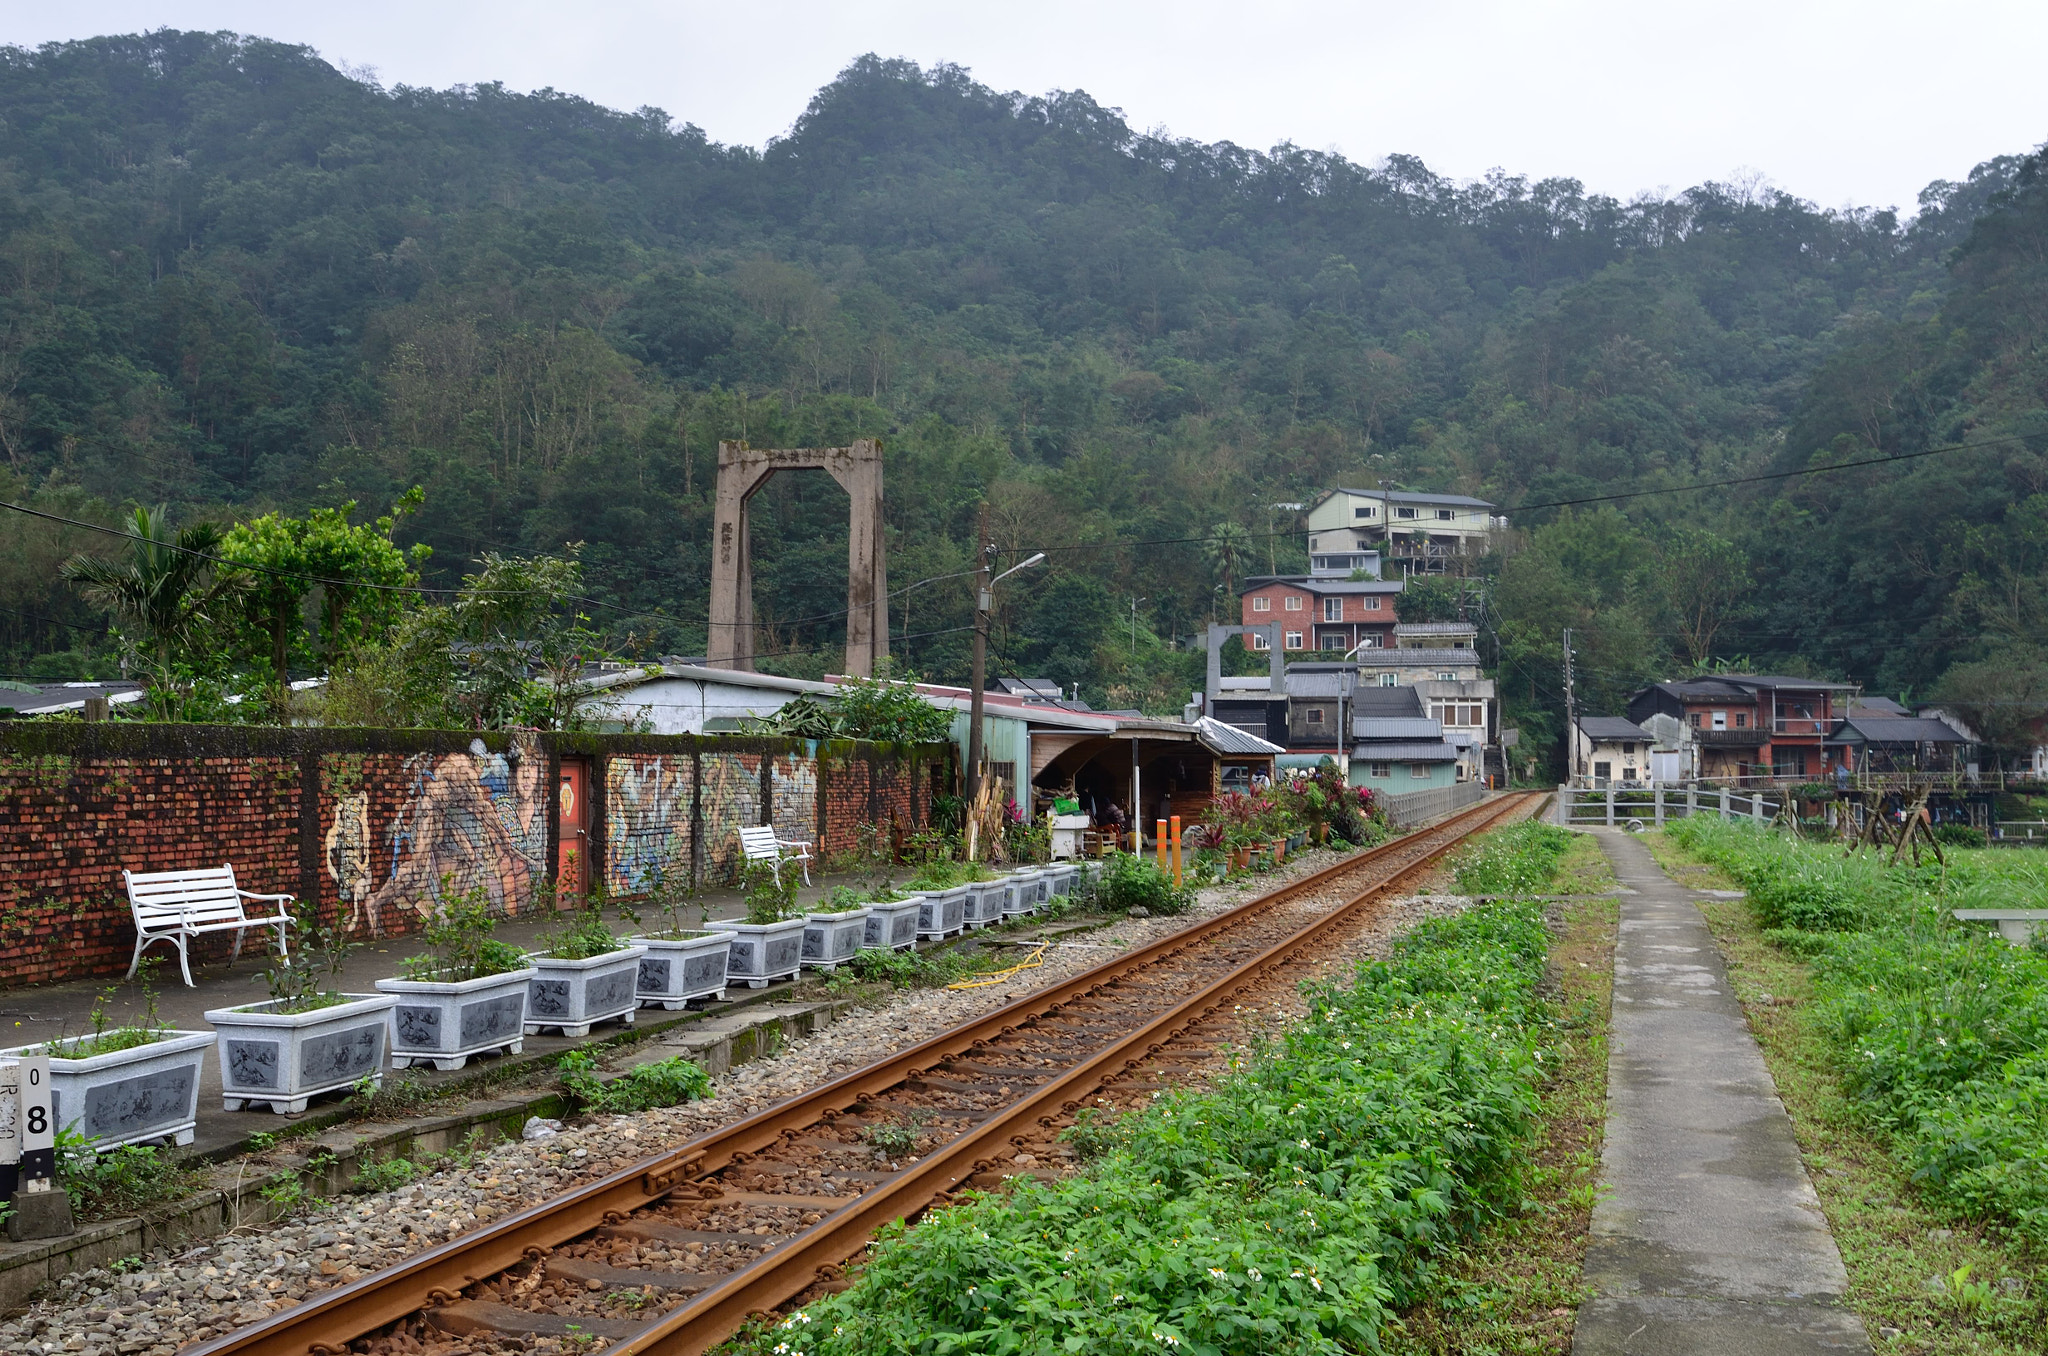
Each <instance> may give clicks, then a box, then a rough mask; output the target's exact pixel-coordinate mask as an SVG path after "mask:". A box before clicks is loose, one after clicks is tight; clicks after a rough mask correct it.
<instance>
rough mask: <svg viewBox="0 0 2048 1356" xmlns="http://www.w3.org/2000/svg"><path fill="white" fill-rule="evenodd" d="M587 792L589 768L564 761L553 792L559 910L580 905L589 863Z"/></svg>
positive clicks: (588, 787)
mask: <svg viewBox="0 0 2048 1356" xmlns="http://www.w3.org/2000/svg"><path fill="white" fill-rule="evenodd" d="M589 789H590V766H589V764H587V763H585V762H583V761H582V760H581V759H571V758H564V759H563V760H562V781H561V785H560V786H559V787H558V788H557V791H556V800H557V802H558V810H557V813H558V814H559V815H560V816H561V819H560V823H559V824H558V826H557V827H558V832H557V834H556V845H555V901H556V905H557V907H559V908H564V909H568V908H574V907H576V906H577V905H578V904H580V903H581V902H582V897H583V888H584V883H585V879H586V876H587V873H588V868H589V860H590V798H589V796H588V795H587V794H586V793H587V792H588V791H589Z"/></svg>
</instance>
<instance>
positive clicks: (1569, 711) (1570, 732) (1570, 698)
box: [1564, 626, 1585, 780]
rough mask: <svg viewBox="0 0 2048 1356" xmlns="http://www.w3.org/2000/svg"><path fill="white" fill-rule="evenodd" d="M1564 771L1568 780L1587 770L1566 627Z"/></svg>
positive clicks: (1570, 642)
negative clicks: (1583, 762) (1581, 755)
mask: <svg viewBox="0 0 2048 1356" xmlns="http://www.w3.org/2000/svg"><path fill="white" fill-rule="evenodd" d="M1564 740H1565V743H1564V749H1565V753H1564V772H1565V777H1566V779H1567V780H1570V779H1573V778H1576V777H1577V776H1578V775H1579V774H1580V773H1582V772H1583V771H1585V769H1584V768H1583V767H1581V766H1580V765H1579V761H1580V760H1579V703H1578V698H1577V696H1576V694H1575V693H1574V691H1573V689H1572V628H1571V627H1569V626H1567V627H1565V628H1564Z"/></svg>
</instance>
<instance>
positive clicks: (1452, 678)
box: [1436, 673, 1458, 683]
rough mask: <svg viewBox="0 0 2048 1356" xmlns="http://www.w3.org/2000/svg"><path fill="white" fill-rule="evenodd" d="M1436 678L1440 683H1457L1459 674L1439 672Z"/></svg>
mask: <svg viewBox="0 0 2048 1356" xmlns="http://www.w3.org/2000/svg"><path fill="white" fill-rule="evenodd" d="M1436 680H1437V681H1438V682H1439V683H1455V682H1457V681H1458V675H1457V674H1455V673H1439V674H1438V675H1437V676H1436Z"/></svg>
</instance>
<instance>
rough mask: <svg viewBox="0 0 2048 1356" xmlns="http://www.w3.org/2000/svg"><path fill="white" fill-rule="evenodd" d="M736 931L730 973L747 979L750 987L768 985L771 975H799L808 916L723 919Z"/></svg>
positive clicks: (733, 977) (725, 926) (727, 966)
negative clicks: (763, 920) (769, 919)
mask: <svg viewBox="0 0 2048 1356" xmlns="http://www.w3.org/2000/svg"><path fill="white" fill-rule="evenodd" d="M718 926H719V927H721V928H723V929H725V930H726V931H728V932H730V933H732V934H733V939H732V954H731V957H730V959H728V960H727V961H726V963H725V973H726V977H727V978H728V979H731V980H743V981H745V983H746V986H747V987H748V988H750V989H765V988H767V987H768V981H769V980H771V979H795V978H796V972H797V971H798V970H800V969H802V968H803V963H804V920H803V919H801V918H785V919H783V920H782V921H781V922H779V923H720V924H719V925H718Z"/></svg>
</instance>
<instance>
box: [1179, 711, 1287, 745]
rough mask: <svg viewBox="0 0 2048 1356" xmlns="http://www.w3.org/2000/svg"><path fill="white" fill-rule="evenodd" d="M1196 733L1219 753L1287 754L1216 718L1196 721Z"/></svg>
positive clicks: (1264, 740) (1247, 731)
mask: <svg viewBox="0 0 2048 1356" xmlns="http://www.w3.org/2000/svg"><path fill="white" fill-rule="evenodd" d="M1195 731H1196V737H1197V738H1199V739H1200V740H1201V741H1202V742H1203V743H1204V744H1206V745H1208V746H1209V747H1210V748H1211V749H1213V750H1214V751H1215V752H1217V753H1235V754H1241V755H1242V754H1260V755H1269V754H1276V753H1285V752H1287V750H1286V749H1284V748H1282V747H1281V746H1280V745H1278V744H1275V743H1273V742H1272V741H1270V740H1266V739H1261V738H1259V737H1258V736H1257V735H1255V734H1253V733H1251V732H1250V731H1249V730H1244V729H1240V728H1239V727H1238V726H1235V725H1225V724H1224V723H1223V722H1222V721H1220V720H1217V719H1216V718H1215V717H1214V716H1203V717H1202V718H1201V719H1200V720H1198V721H1196V722H1195Z"/></svg>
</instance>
